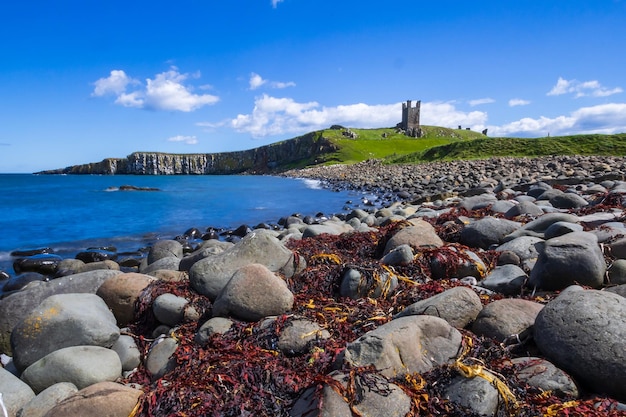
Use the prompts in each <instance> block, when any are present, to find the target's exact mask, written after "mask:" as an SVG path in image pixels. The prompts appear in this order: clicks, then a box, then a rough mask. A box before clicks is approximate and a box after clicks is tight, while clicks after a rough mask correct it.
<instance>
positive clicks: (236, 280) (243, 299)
mask: <svg viewBox="0 0 626 417" xmlns="http://www.w3.org/2000/svg"><path fill="white" fill-rule="evenodd" d="M292 307H293V294H292V293H291V291H290V290H289V288H287V284H286V283H285V281H284V280H282V279H281V278H279V277H277V276H276V275H274V273H273V272H272V271H271V270H270V269H268V268H267V267H266V266H265V265H261V264H250V265H246V266H244V267H241V268H239V269H238V270H237V272H235V273H234V274H233V276H232V278H231V279H230V280H229V281H228V283H227V284H226V286H225V287H224V289H223V290H222V291H221V292H220V293H219V295H218V296H217V299H216V300H215V303H214V304H213V315H214V316H222V317H227V316H229V315H232V316H234V317H236V318H238V319H241V320H246V321H257V320H260V319H262V318H264V317H267V316H275V315H280V314H283V313H286V312H287V311H289V310H291V309H292Z"/></svg>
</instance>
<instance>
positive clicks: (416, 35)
mask: <svg viewBox="0 0 626 417" xmlns="http://www.w3.org/2000/svg"><path fill="white" fill-rule="evenodd" d="M624 22H626V0H523V1H522V0H481V1H467V0H428V1H427V0H385V1H382V0H379V1H373V0H360V1H355V0H332V1H331V0H227V1H213V0H178V1H176V2H172V1H168V2H165V1H161V0H151V1H144V0H133V1H118V0H109V1H107V2H96V1H91V0H80V1H76V0H55V1H49V0H45V1H41V0H32V1H24V2H17V1H7V2H3V3H2V5H0V39H1V41H0V172H3V173H12V172H16V173H21V172H36V171H39V170H45V169H55V168H63V167H66V166H70V165H77V164H83V163H89V162H98V161H101V160H103V159H105V158H110V157H114V158H123V157H125V156H127V155H129V154H131V153H132V152H135V151H145V152H148V151H153V152H167V153H213V152H227V151H238V150H245V149H252V148H256V147H259V146H263V145H267V144H270V143H274V142H277V141H281V140H285V139H290V138H293V137H296V136H299V135H302V134H305V133H308V132H311V131H314V130H319V129H325V128H328V127H330V126H331V125H333V124H340V125H343V126H346V127H352V128H380V127H393V126H395V125H396V124H397V123H398V122H400V120H401V108H402V103H403V102H406V100H413V101H417V100H420V101H421V122H422V124H424V125H436V126H444V127H450V128H457V127H458V126H459V125H461V126H462V127H463V128H467V127H469V128H471V129H472V130H476V131H482V130H483V129H488V135H489V136H492V137H493V136H507V137H542V136H547V135H551V136H558V135H570V134H582V133H607V134H610V133H622V132H626V92H625V91H624V89H626V24H624Z"/></svg>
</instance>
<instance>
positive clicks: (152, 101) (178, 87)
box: [92, 67, 219, 112]
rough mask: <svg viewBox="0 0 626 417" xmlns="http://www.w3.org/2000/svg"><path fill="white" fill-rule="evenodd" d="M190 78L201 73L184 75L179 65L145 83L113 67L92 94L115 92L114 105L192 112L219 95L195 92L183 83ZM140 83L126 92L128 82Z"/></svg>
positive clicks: (211, 102) (217, 98)
mask: <svg viewBox="0 0 626 417" xmlns="http://www.w3.org/2000/svg"><path fill="white" fill-rule="evenodd" d="M189 77H191V78H199V77H200V73H199V72H195V73H193V74H182V73H180V72H179V71H178V68H176V67H171V68H170V70H169V71H165V72H162V73H160V74H157V75H156V76H155V77H154V79H150V78H148V79H146V84H145V85H143V84H141V83H139V82H138V81H136V80H133V79H131V78H129V77H128V76H127V75H126V73H125V72H124V71H121V70H114V71H111V75H110V76H109V77H107V78H101V79H99V80H98V81H96V82H95V86H96V87H95V89H94V92H93V93H92V95H94V96H103V95H106V94H114V95H116V96H117V97H116V99H115V104H119V105H121V106H124V107H136V108H145V109H151V110H166V111H182V112H190V111H194V110H197V109H199V108H201V107H203V106H206V105H210V104H214V103H216V102H218V101H219V97H217V96H214V95H210V94H194V93H193V87H192V86H189V85H186V84H184V81H185V80H187V79H188V78H189ZM136 84H139V86H140V88H138V89H136V90H134V91H129V92H127V88H128V86H129V85H136Z"/></svg>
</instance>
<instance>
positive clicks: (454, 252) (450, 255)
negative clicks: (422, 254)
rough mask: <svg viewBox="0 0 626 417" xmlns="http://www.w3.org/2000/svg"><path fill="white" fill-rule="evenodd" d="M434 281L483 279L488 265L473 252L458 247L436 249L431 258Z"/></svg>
mask: <svg viewBox="0 0 626 417" xmlns="http://www.w3.org/2000/svg"><path fill="white" fill-rule="evenodd" d="M430 272H431V277H432V278H433V279H447V278H465V277H474V278H477V279H482V278H483V277H484V275H485V273H486V272H487V265H485V263H484V262H483V260H482V259H480V257H479V256H478V255H476V253H474V252H473V251H471V250H469V249H466V248H463V247H456V246H443V247H441V248H438V249H435V250H434V251H433V252H432V254H431V258H430Z"/></svg>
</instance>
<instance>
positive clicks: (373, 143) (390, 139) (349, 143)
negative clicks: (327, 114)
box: [321, 126, 485, 164]
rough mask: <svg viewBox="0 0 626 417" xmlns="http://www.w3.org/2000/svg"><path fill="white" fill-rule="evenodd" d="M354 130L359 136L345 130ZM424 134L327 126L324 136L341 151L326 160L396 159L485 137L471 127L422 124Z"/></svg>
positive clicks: (348, 162) (349, 162) (345, 162)
mask: <svg viewBox="0 0 626 417" xmlns="http://www.w3.org/2000/svg"><path fill="white" fill-rule="evenodd" d="M347 130H350V131H352V132H354V133H355V134H356V135H357V137H356V139H352V138H349V137H347V136H345V135H344V132H346V131H347ZM422 130H423V131H424V135H423V137H421V138H411V137H408V136H405V135H404V134H402V133H396V130H395V129H394V128H384V129H326V130H323V131H322V132H321V135H322V136H323V137H324V138H325V139H328V140H330V141H331V142H333V143H334V144H335V145H337V147H338V148H339V150H338V151H336V152H333V153H330V154H327V155H326V156H325V158H324V162H325V163H343V164H352V163H356V162H361V161H365V160H367V159H384V158H395V157H401V156H404V155H409V154H414V153H416V152H422V151H425V150H427V149H430V148H433V147H436V146H441V145H448V144H451V143H456V142H464V141H472V140H476V139H478V138H484V137H485V136H484V135H483V134H481V133H479V132H473V131H470V130H458V129H448V128H445V127H437V126H422Z"/></svg>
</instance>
